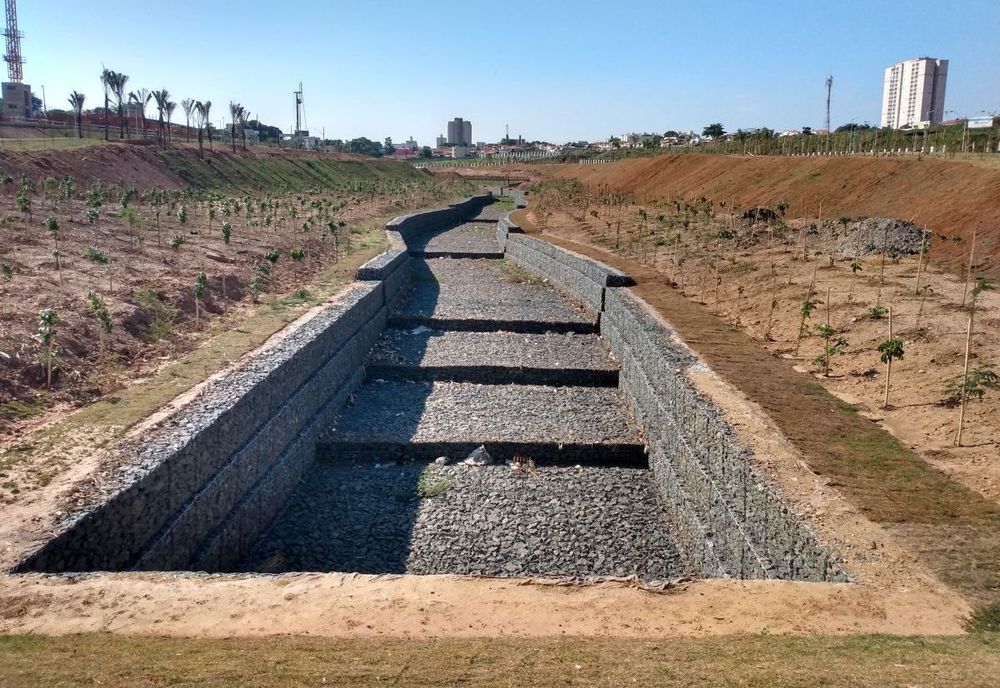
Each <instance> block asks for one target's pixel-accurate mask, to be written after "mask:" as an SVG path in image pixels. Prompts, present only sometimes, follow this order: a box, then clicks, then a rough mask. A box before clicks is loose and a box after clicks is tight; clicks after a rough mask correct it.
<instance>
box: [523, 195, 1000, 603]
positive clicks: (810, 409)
mask: <svg viewBox="0 0 1000 688" xmlns="http://www.w3.org/2000/svg"><path fill="white" fill-rule="evenodd" d="M549 208H550V210H549V211H548V212H547V213H546V214H545V217H544V218H542V217H541V216H540V214H539V213H537V212H535V211H529V212H527V213H523V212H522V213H518V214H516V215H515V219H516V220H517V221H518V222H519V223H520V224H521V225H522V226H523V227H526V228H527V229H529V231H541V230H544V234H543V236H544V238H546V239H547V240H549V241H552V242H554V243H557V244H561V245H565V246H567V247H568V248H571V249H572V250H576V251H578V252H581V253H585V254H587V255H591V256H593V257H596V258H598V259H599V260H603V261H604V262H606V263H609V264H611V265H614V266H616V267H618V268H621V269H623V270H625V271H626V272H628V273H629V274H631V275H632V276H633V277H635V278H636V279H637V280H638V282H639V284H638V286H637V287H636V290H637V291H638V293H639V294H640V295H641V296H642V297H643V298H644V299H645V300H646V301H647V302H648V303H650V304H651V305H652V306H653V307H654V308H656V309H657V310H658V311H659V312H661V313H662V314H663V316H664V317H665V318H666V319H667V320H669V322H670V323H671V325H673V326H674V327H675V328H676V330H677V331H678V333H679V334H680V336H681V337H683V338H684V339H685V340H686V341H687V342H688V343H689V344H690V345H691V346H692V348H694V349H695V350H696V351H697V352H698V353H699V354H700V355H701V356H703V357H704V358H705V359H706V361H707V362H708V363H709V364H710V365H711V366H712V368H713V369H714V370H715V371H717V372H718V373H719V374H720V375H721V376H722V377H724V378H725V379H726V380H728V381H729V382H731V383H732V384H733V385H734V386H735V387H737V388H738V389H740V390H742V391H743V392H744V393H746V394H747V395H748V396H749V397H750V398H751V399H752V400H754V401H756V402H757V403H759V404H760V405H761V407H762V408H763V409H764V410H765V411H766V412H767V413H768V414H769V415H770V416H771V417H772V418H774V420H775V423H776V424H777V426H778V427H779V429H780V430H781V432H782V433H783V434H784V435H785V436H787V437H788V438H789V439H790V440H791V441H792V443H793V444H794V445H795V446H796V447H797V448H798V449H799V450H800V451H801V452H802V454H803V456H804V458H805V461H806V462H807V463H808V465H809V466H810V468H811V469H812V470H814V471H815V472H816V473H818V474H820V475H822V476H824V477H825V479H826V480H827V481H828V483H829V485H830V486H831V487H836V488H837V489H838V490H840V491H841V492H842V493H843V494H844V495H845V496H846V497H847V498H848V499H849V500H850V501H851V502H852V503H853V504H855V505H856V506H857V507H859V508H860V510H861V511H862V512H863V513H865V514H866V515H867V516H868V517H869V518H872V520H874V521H876V522H878V523H881V524H883V525H885V526H886V527H887V528H889V529H890V530H892V531H894V532H895V533H896V534H897V536H898V537H899V538H900V539H901V540H903V541H904V543H905V545H906V546H907V547H908V548H910V549H911V550H912V551H916V552H919V553H920V555H921V560H922V561H923V562H924V563H925V564H926V565H928V566H929V567H930V568H931V569H932V570H934V571H935V572H936V573H937V574H938V575H940V576H941V577H942V578H943V579H944V580H945V581H946V582H948V583H949V584H950V585H953V586H955V587H956V588H957V589H959V590H961V591H962V592H963V593H964V594H965V595H967V596H968V597H969V598H970V599H972V600H974V601H976V602H979V603H985V604H992V603H995V602H996V601H997V591H998V588H997V585H998V583H997V571H998V570H1000V569H998V565H1000V562H998V561H997V559H996V552H997V551H1000V550H998V547H997V545H998V542H997V539H996V538H997V536H996V525H997V522H998V518H1000V506H998V505H997V501H996V500H997V498H998V497H1000V492H998V490H997V487H998V485H1000V469H998V467H997V462H996V461H995V457H996V455H997V445H996V436H997V435H996V432H997V431H996V426H995V421H994V419H995V418H996V416H997V414H996V409H997V408H1000V396H998V395H997V394H995V393H994V394H993V396H992V398H991V397H989V396H987V398H986V401H984V402H982V403H979V402H977V403H974V404H972V405H971V408H970V414H969V419H971V422H970V425H971V426H972V429H971V430H970V431H969V432H968V434H967V436H966V439H965V446H963V447H961V448H958V447H954V446H952V445H953V438H954V432H955V424H956V420H957V411H956V409H954V408H949V407H946V406H940V405H937V402H938V401H939V400H940V399H941V398H942V396H943V390H944V387H945V385H946V382H947V380H948V379H950V378H952V377H954V376H955V375H959V374H960V373H961V372H962V368H961V358H960V357H958V358H957V357H956V353H957V350H959V349H961V347H962V344H963V340H962V337H961V334H962V328H963V323H964V322H965V320H966V318H967V316H966V314H965V313H964V312H962V311H961V310H960V309H959V308H958V303H959V302H960V300H961V285H956V280H955V279H954V278H953V277H952V276H950V275H947V274H942V273H940V272H936V271H933V270H932V271H931V273H930V274H928V275H927V276H926V277H925V284H931V285H932V286H933V290H934V291H933V294H932V295H931V296H930V297H929V298H927V299H925V300H924V303H923V305H921V300H920V299H919V298H916V297H914V296H913V295H912V277H913V275H914V274H915V272H916V257H915V256H914V257H910V258H909V260H907V259H906V258H902V259H900V261H899V262H898V263H895V262H892V261H889V264H888V267H887V271H886V279H885V284H884V287H883V294H882V299H883V303H884V304H887V305H895V306H896V308H897V311H896V312H897V322H896V326H897V330H896V334H899V335H900V336H902V337H903V340H904V345H905V347H906V350H907V352H906V355H905V358H904V359H903V360H902V361H900V362H898V363H897V365H896V372H895V376H896V380H897V382H896V385H895V386H894V388H893V389H894V391H893V397H892V400H891V405H890V407H889V408H888V409H882V408H881V406H882V401H883V398H882V393H883V389H884V387H883V385H884V366H882V364H881V363H880V362H879V358H878V352H877V351H876V350H875V347H876V346H877V343H878V342H880V341H882V340H883V339H885V338H886V336H887V332H886V326H887V322H886V318H884V317H883V318H881V319H879V320H869V319H867V318H866V317H865V314H866V309H867V308H869V307H870V306H871V305H872V304H874V303H876V298H877V297H876V292H877V291H878V282H879V280H878V279H877V278H876V277H875V275H877V274H878V271H879V260H878V258H877V257H869V258H866V259H863V260H862V262H863V263H864V270H863V272H862V273H860V274H861V275H862V277H860V278H855V276H854V273H853V272H852V270H851V269H850V268H849V267H847V266H846V265H845V264H844V263H843V262H835V263H834V266H833V267H829V262H828V261H827V260H826V259H821V258H819V257H813V258H811V260H809V261H804V260H801V259H797V258H795V256H796V253H795V249H794V240H795V236H797V234H795V233H793V234H791V236H790V237H789V242H790V244H784V243H782V242H781V241H780V240H779V239H775V240H774V244H773V245H772V246H768V244H767V243H766V240H765V241H763V242H760V243H757V244H754V245H751V246H749V247H747V248H744V249H743V250H736V249H733V247H732V244H733V241H734V240H733V239H706V241H708V243H706V244H705V245H703V246H698V247H689V248H688V250H687V252H686V253H683V254H681V253H678V252H677V249H676V248H674V249H672V251H673V252H672V253H668V252H667V251H663V250H657V249H662V247H656V248H655V249H654V248H653V246H655V236H656V235H655V234H654V235H653V236H654V241H652V242H650V241H645V239H636V240H635V241H633V230H632V228H631V227H630V228H629V229H628V230H623V231H622V235H621V236H620V237H618V238H616V237H615V233H614V231H613V230H612V231H611V232H610V233H609V232H608V231H606V221H605V220H604V218H605V213H606V212H607V209H606V208H603V207H595V212H596V213H597V216H596V217H594V216H591V215H590V214H589V213H586V214H585V213H583V212H581V210H579V209H575V208H574V209H562V210H556V209H554V208H553V207H552V205H551V202H550V204H549ZM611 212H613V213H614V214H615V215H617V210H613V211H611ZM655 212H656V211H655V210H650V211H649V213H648V214H649V215H652V214H655ZM725 226H726V225H724V224H723V225H720V227H725ZM716 229H719V228H718V227H716V228H712V229H711V230H710V229H708V228H701V229H699V230H698V231H700V232H701V234H702V235H704V236H705V237H711V236H714V235H715V231H716ZM687 231H688V232H690V233H691V234H693V233H694V232H695V231H696V230H695V228H694V225H693V224H692V226H691V227H689V228H688V230H687ZM720 231H721V230H720ZM739 231H742V232H746V231H748V230H746V229H742V230H739ZM648 236H649V235H648V234H646V233H643V234H642V237H644V238H645V237H648ZM644 241H645V243H644ZM616 243H617V244H618V248H616V247H615V244H616ZM644 245H645V246H646V248H644ZM647 249H648V250H647ZM730 259H731V260H730ZM717 260H721V263H719V264H716V261H717ZM848 262H850V260H849V259H848ZM678 263H680V264H681V265H683V270H681V269H679V268H680V266H679V265H678ZM772 266H773V267H772ZM772 270H773V271H774V272H773V274H772ZM814 276H815V277H814ZM814 278H815V279H816V282H817V284H816V287H815V289H814V295H815V296H816V298H817V299H819V300H820V301H823V302H825V301H826V299H827V288H828V287H829V288H830V301H831V302H832V306H831V316H830V322H831V325H832V326H833V327H834V328H835V329H836V330H837V331H838V332H840V333H842V334H843V335H844V336H845V337H846V338H847V340H848V342H849V344H848V346H847V347H846V348H845V350H844V352H843V353H839V354H836V355H835V356H833V363H832V371H831V375H830V376H823V375H819V374H817V366H819V365H820V364H818V363H815V362H814V359H815V358H816V357H817V355H818V354H819V353H820V343H819V342H820V340H819V338H818V337H817V336H816V335H815V328H814V327H812V325H815V324H817V323H820V322H823V321H825V310H824V309H825V304H824V305H822V306H820V308H819V309H818V310H817V311H816V312H815V314H814V315H813V317H812V319H811V321H810V322H808V323H807V325H808V326H809V332H810V336H809V337H807V338H805V340H804V342H803V343H802V344H801V345H800V347H799V350H798V351H797V352H796V334H797V331H798V329H799V325H800V318H801V316H800V312H799V311H800V306H801V304H802V302H803V300H804V299H805V296H806V293H807V291H808V288H809V283H810V282H811V280H812V279H814ZM681 284H683V287H681ZM852 292H853V293H852ZM849 295H850V296H849ZM772 303H774V304H775V305H774V307H773V309H772V306H771V304H772ZM921 308H923V309H924V312H923V315H922V322H921V326H920V329H919V330H918V329H916V317H917V312H918V310H919V309H921ZM981 308H982V311H981V317H982V322H983V323H984V324H985V327H986V329H983V331H982V334H981V335H980V336H979V337H978V338H977V339H976V345H977V351H978V356H977V359H976V362H977V364H979V365H981V364H985V363H987V362H988V361H993V360H996V358H995V357H996V355H998V349H997V342H996V327H995V322H996V316H997V312H998V311H997V309H998V308H1000V301H997V299H996V298H995V295H994V294H988V295H987V297H984V299H983V302H982V304H981ZM716 314H717V315H716ZM987 323H988V324H987ZM765 335H766V336H765ZM754 340H756V341H754ZM769 351H770V354H769ZM783 358H784V359H785V360H782V359H783ZM793 366H794V367H795V368H797V369H798V370H799V372H796V371H795V370H794V369H793ZM824 388H825V389H826V390H830V391H832V392H834V393H835V394H839V395H841V396H842V397H843V398H847V399H850V401H851V402H852V403H851V404H847V403H844V402H843V401H841V400H839V399H837V398H835V397H834V396H831V395H830V394H828V393H827V392H826V391H825V389H824ZM872 419H874V420H876V421H882V422H883V423H884V426H885V427H887V428H888V429H890V430H891V431H892V432H893V433H894V434H895V435H896V436H897V437H898V438H899V440H901V441H897V440H895V439H893V438H892V437H891V436H890V435H888V434H887V433H885V432H884V431H883V430H882V429H880V428H879V427H878V426H877V425H876V424H874V423H872V422H871V421H872ZM921 459H923V460H921Z"/></svg>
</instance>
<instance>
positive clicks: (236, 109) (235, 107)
mask: <svg viewBox="0 0 1000 688" xmlns="http://www.w3.org/2000/svg"><path fill="white" fill-rule="evenodd" d="M242 109H243V106H242V105H240V104H239V103H237V102H236V101H235V100H230V101H229V119H230V121H231V124H230V125H229V131H230V133H231V134H232V137H231V138H232V144H233V152H234V153H235V152H236V118H237V117H238V116H239V114H240V110H242Z"/></svg>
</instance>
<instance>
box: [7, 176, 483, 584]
mask: <svg viewBox="0 0 1000 688" xmlns="http://www.w3.org/2000/svg"><path fill="white" fill-rule="evenodd" d="M489 202H490V196H488V195H486V196H476V197H472V198H469V199H466V200H465V201H462V202H460V203H455V204H452V205H450V206H448V207H447V208H442V209H439V210H432V211H428V212H425V213H414V214H411V215H406V216H404V217H400V218H396V219H394V220H393V221H391V222H390V223H388V225H387V226H386V230H387V231H388V232H389V233H390V238H393V237H392V235H393V234H394V233H395V234H396V237H394V239H395V242H398V243H403V244H405V242H406V240H408V239H412V238H415V237H416V236H417V235H418V234H420V233H423V232H426V231H428V230H430V229H434V228H436V227H440V226H441V223H446V224H447V223H458V222H460V221H462V220H464V219H466V218H468V217H471V216H473V215H475V214H476V213H477V212H478V211H479V210H480V209H481V208H482V206H483V205H485V204H486V203H489ZM357 280H358V281H357V282H356V283H355V284H354V285H353V286H352V288H351V289H350V291H348V292H347V293H346V294H345V295H344V296H343V297H342V298H341V299H340V300H339V301H338V302H337V303H334V304H331V305H329V306H327V307H325V308H324V309H323V310H322V312H320V313H319V314H318V315H316V316H314V317H313V318H311V319H309V320H307V321H305V322H304V323H302V324H301V325H300V326H298V327H295V328H294V329H293V330H291V331H290V332H288V333H287V334H286V335H284V336H283V337H281V338H279V339H277V340H275V341H274V342H273V343H272V344H270V345H268V346H267V347H266V348H264V349H263V350H261V351H259V352H257V353H256V354H255V355H254V356H253V357H251V358H248V359H247V360H245V361H244V362H242V363H240V364H239V365H238V366H236V367H235V368H233V369H232V370H230V371H228V372H226V373H225V374H223V375H221V376H219V377H218V378H216V379H214V380H212V381H210V382H208V383H207V384H206V386H205V388H204V389H203V390H202V391H201V392H200V393H199V395H198V396H197V398H196V399H195V400H194V401H192V402H191V403H190V404H188V405H187V406H186V407H184V408H183V409H182V410H181V411H179V412H177V413H176V414H174V415H173V416H171V417H170V418H169V419H167V420H166V421H164V422H163V423H161V424H160V425H159V426H157V427H156V428H155V429H153V430H152V431H150V432H149V433H147V434H146V435H145V436H144V437H143V440H142V445H141V446H140V447H138V448H136V449H134V450H132V449H130V450H129V451H134V457H133V460H131V461H127V462H126V464H127V466H128V468H127V469H126V470H127V473H125V474H123V475H122V476H121V483H122V485H123V486H122V487H121V488H120V489H118V491H117V492H115V493H114V494H112V495H111V496H110V497H109V498H107V499H106V500H104V501H103V502H102V503H100V504H97V505H95V506H93V507H90V508H88V509H86V510H84V511H81V512H79V513H76V514H73V515H72V516H71V517H69V518H67V519H66V520H65V521H64V522H63V524H62V526H61V527H60V530H59V532H58V533H57V535H56V536H54V537H53V538H52V539H50V540H48V541H47V542H46V543H44V544H43V545H42V546H41V547H40V548H39V549H37V550H35V551H34V552H32V553H29V555H28V556H26V557H25V558H24V559H23V560H22V562H21V563H20V564H19V565H18V566H16V567H15V569H14V570H15V571H17V572H26V571H47V572H65V571H94V570H104V571H120V570H175V569H195V570H206V571H218V570H227V569H230V568H232V567H234V566H235V565H236V564H237V563H238V562H239V561H240V560H241V559H242V558H243V557H244V556H245V554H246V553H247V552H248V550H249V548H250V547H252V545H253V543H254V542H255V541H256V540H257V538H258V537H259V535H260V534H261V532H263V530H264V529H265V528H266V527H267V526H268V524H269V523H270V522H271V521H272V520H273V518H274V516H275V515H276V514H277V513H278V511H279V510H280V509H281V507H282V506H283V504H284V503H285V501H286V499H287V497H288V496H289V495H290V494H291V492H292V490H293V489H294V488H295V486H296V484H297V483H298V482H299V481H300V480H301V479H302V476H303V475H305V473H306V471H307V470H308V469H309V467H310V465H311V464H312V462H313V460H314V459H315V455H316V440H317V437H318V435H319V433H320V431H321V430H323V429H325V428H326V427H327V426H328V425H329V424H330V423H332V422H333V420H334V418H335V417H336V415H337V413H338V412H339V411H340V409H341V407H342V406H343V405H344V403H345V402H346V400H347V398H348V397H349V396H350V394H351V393H352V392H353V391H354V390H356V389H357V388H358V387H359V386H360V385H361V383H362V382H363V380H364V361H365V358H366V357H367V355H368V352H369V351H370V350H371V348H372V346H374V344H375V342H376V341H377V340H378V337H379V336H380V335H381V333H382V331H383V330H384V329H385V327H386V322H387V320H388V316H389V313H390V312H391V311H392V309H393V308H394V307H395V305H396V304H397V303H398V302H399V300H400V299H401V298H403V296H404V295H405V293H406V291H407V290H408V288H409V282H410V259H409V257H408V255H407V254H406V252H405V251H404V250H399V249H398V248H397V249H395V250H390V251H387V252H385V253H383V254H381V255H379V256H376V257H375V258H373V259H372V260H370V261H368V262H367V263H365V264H364V265H363V266H361V268H359V270H358V273H357Z"/></svg>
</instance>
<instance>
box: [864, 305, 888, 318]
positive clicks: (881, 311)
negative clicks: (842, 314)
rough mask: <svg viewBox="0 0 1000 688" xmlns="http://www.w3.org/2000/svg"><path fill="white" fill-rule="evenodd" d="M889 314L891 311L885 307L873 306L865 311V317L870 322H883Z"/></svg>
mask: <svg viewBox="0 0 1000 688" xmlns="http://www.w3.org/2000/svg"><path fill="white" fill-rule="evenodd" d="M888 312H889V309H888V308H886V307H885V306H872V307H871V308H869V309H868V310H867V311H865V317H866V318H868V319H869V320H881V319H882V318H884V317H885V316H886V314H887V313H888Z"/></svg>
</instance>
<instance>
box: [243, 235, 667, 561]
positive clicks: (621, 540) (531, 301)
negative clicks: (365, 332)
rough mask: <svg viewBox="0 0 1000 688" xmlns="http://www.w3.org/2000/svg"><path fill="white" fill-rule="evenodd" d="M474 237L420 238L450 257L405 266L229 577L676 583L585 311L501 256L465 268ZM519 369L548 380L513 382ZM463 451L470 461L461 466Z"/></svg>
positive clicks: (638, 443)
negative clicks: (271, 511)
mask: <svg viewBox="0 0 1000 688" xmlns="http://www.w3.org/2000/svg"><path fill="white" fill-rule="evenodd" d="M487 226H489V225H487ZM442 235H445V238H444V239H442V240H440V241H439V242H438V243H437V244H435V243H434V242H435V240H436V239H439V237H441V236H442ZM484 238H485V234H484V233H483V231H482V228H481V227H479V226H477V225H475V224H473V225H463V226H460V227H457V228H449V229H447V230H445V231H443V232H441V233H439V234H438V235H436V236H434V237H431V238H430V239H429V240H428V241H427V242H424V243H423V244H422V247H427V246H439V247H441V246H448V247H449V251H450V252H451V254H450V255H451V256H452V257H449V258H427V259H417V258H415V259H414V262H415V263H416V266H415V270H414V272H415V285H414V289H413V292H412V294H411V295H410V297H409V299H408V300H407V301H404V302H403V303H402V305H401V306H400V307H399V311H398V313H397V314H396V316H395V317H394V318H393V319H391V320H390V328H389V329H388V330H387V331H386V332H385V333H384V334H383V336H382V338H381V340H380V341H379V343H378V344H377V346H376V347H375V349H374V350H373V351H372V353H371V355H370V358H369V361H368V366H367V375H368V378H367V381H366V382H365V384H364V385H363V386H362V387H361V389H359V390H358V391H357V392H356V394H355V395H354V398H353V400H352V402H351V403H349V404H348V406H347V407H345V409H344V410H343V411H342V412H341V414H340V416H339V417H338V419H337V420H336V421H335V423H334V425H333V427H331V428H330V430H329V431H328V432H327V433H326V434H325V435H324V436H323V437H322V438H321V440H320V442H319V446H318V452H317V453H318V458H317V461H316V463H315V465H314V467H313V468H312V469H311V471H310V473H309V474H308V475H307V476H306V477H305V478H304V480H303V481H302V483H301V485H300V486H299V488H298V489H297V490H296V492H295V493H294V494H293V495H292V497H291V498H290V499H289V501H288V503H287V504H286V505H285V508H284V510H283V511H282V513H281V514H280V515H279V516H278V518H277V519H276V521H275V522H274V523H273V524H272V526H271V528H270V529H269V530H268V531H267V532H266V533H265V534H264V535H263V536H262V538H261V539H260V540H259V541H258V543H257V545H256V548H255V551H254V552H253V553H252V554H251V555H250V556H249V557H248V558H247V560H246V561H244V562H243V564H242V566H241V567H240V568H241V569H242V570H246V571H273V572H277V571H358V572H365V573H418V574H420V573H454V574H478V575H488V576H556V577H588V576H632V575H634V576H638V577H639V578H641V579H644V580H659V579H664V578H670V577H673V576H677V575H681V574H683V573H684V572H685V571H684V569H683V565H682V563H681V561H680V559H679V556H678V553H677V549H676V547H675V545H674V543H673V541H672V539H671V534H670V532H671V527H670V524H669V523H668V522H666V518H665V515H664V513H663V510H662V509H661V508H660V505H659V503H658V501H657V499H658V498H657V495H656V491H655V489H654V487H653V484H652V476H651V474H650V472H649V470H648V467H647V462H646V457H645V454H644V448H643V445H642V439H641V436H640V433H639V431H638V428H637V426H636V425H635V423H634V421H633V420H632V419H631V417H630V416H629V414H628V412H627V410H626V406H625V403H624V399H623V398H622V396H621V394H620V392H619V391H618V389H617V370H616V365H615V363H614V361H613V360H612V359H611V357H610V354H609V353H608V351H607V349H606V348H605V347H604V345H603V343H602V342H601V341H600V339H599V338H598V337H597V336H596V335H595V334H593V331H594V329H591V330H589V331H588V330H583V331H582V332H581V331H580V330H574V329H573V328H575V327H577V326H579V325H589V326H591V327H592V328H593V326H594V325H595V323H596V320H595V317H594V315H593V314H591V313H589V312H587V311H586V310H584V309H583V308H582V307H581V306H580V305H579V304H577V303H575V302H573V301H572V300H570V299H568V298H566V297H564V296H562V295H561V294H559V293H558V292H557V291H556V290H554V289H553V288H552V287H551V286H549V285H548V284H545V283H543V282H542V281H541V280H534V279H527V280H523V279H511V277H510V274H511V272H516V271H511V269H510V267H509V266H508V265H507V264H506V263H505V262H504V261H502V260H490V259H479V258H476V259H472V258H468V257H467V256H468V255H470V254H476V255H478V254H479V253H483V252H489V251H491V250H499V246H498V245H497V244H496V241H495V239H491V240H492V242H493V244H492V246H491V245H490V244H489V243H483V240H484ZM466 240H467V241H466ZM463 242H465V243H464V244H463ZM463 245H465V246H466V248H467V252H465V253H463V251H462V250H461V247H462V246H463ZM422 250H423V248H419V249H415V251H422ZM404 315H408V316H411V317H413V318H415V319H416V321H413V320H410V321H407V320H406V319H405V318H401V317H400V316H404ZM468 321H475V326H474V327H472V328H470V327H468ZM512 324H513V327H512ZM512 329H514V330H518V329H519V330H520V331H511V330H512ZM415 371H416V372H415ZM525 371H534V373H533V374H536V375H548V376H550V377H548V378H547V379H544V380H542V381H541V382H538V381H537V380H536V382H535V383H531V384H526V383H525V382H526V381H525V380H524V379H523V375H524V372H525ZM519 376H520V377H519ZM468 378H472V381H469V380H468ZM528 382H530V381H528ZM484 383H485V384H484ZM479 445H485V447H486V449H487V451H488V452H489V454H490V458H489V460H488V461H487V462H486V465H470V464H468V463H463V460H464V459H465V458H466V457H467V456H468V455H469V453H470V452H472V451H473V450H474V449H475V448H476V447H478V446H479ZM439 457H440V458H439ZM515 457H516V458H515ZM435 459H437V461H435Z"/></svg>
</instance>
